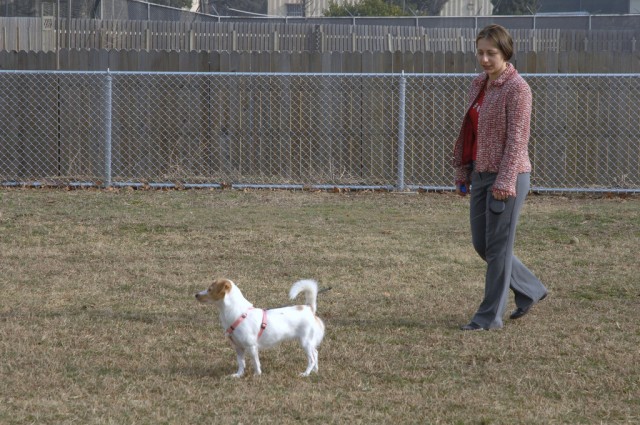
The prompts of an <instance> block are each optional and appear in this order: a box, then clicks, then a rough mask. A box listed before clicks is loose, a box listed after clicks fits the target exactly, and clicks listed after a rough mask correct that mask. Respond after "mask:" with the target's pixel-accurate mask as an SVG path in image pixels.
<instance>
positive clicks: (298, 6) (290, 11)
mask: <svg viewBox="0 0 640 425" xmlns="http://www.w3.org/2000/svg"><path fill="white" fill-rule="evenodd" d="M286 6H287V16H304V7H303V6H304V5H303V4H302V3H287V4H286Z"/></svg>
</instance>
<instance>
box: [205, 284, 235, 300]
mask: <svg viewBox="0 0 640 425" xmlns="http://www.w3.org/2000/svg"><path fill="white" fill-rule="evenodd" d="M232 285H233V284H232V283H231V281H230V280H229V279H216V280H215V281H214V282H213V283H212V284H211V286H210V287H209V294H210V295H211V297H212V298H213V299H214V300H216V301H217V300H221V299H223V298H224V296H225V295H227V294H228V293H229V292H231V289H232Z"/></svg>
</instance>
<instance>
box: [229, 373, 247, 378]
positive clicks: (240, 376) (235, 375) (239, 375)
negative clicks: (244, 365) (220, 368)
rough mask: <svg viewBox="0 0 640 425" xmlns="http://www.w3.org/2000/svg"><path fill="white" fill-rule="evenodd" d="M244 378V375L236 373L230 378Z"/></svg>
mask: <svg viewBox="0 0 640 425" xmlns="http://www.w3.org/2000/svg"><path fill="white" fill-rule="evenodd" d="M243 376H244V373H237V372H236V373H234V374H233V375H229V378H232V379H238V378H242V377H243Z"/></svg>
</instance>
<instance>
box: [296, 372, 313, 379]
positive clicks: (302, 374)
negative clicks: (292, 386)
mask: <svg viewBox="0 0 640 425" xmlns="http://www.w3.org/2000/svg"><path fill="white" fill-rule="evenodd" d="M310 374H311V372H302V373H301V374H300V375H298V376H300V377H302V378H305V377H307V376H309V375H310Z"/></svg>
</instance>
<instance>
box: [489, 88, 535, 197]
mask: <svg viewBox="0 0 640 425" xmlns="http://www.w3.org/2000/svg"><path fill="white" fill-rule="evenodd" d="M531 104H532V96H531V88H530V87H529V85H528V84H527V83H526V82H525V81H524V80H522V82H521V83H520V84H518V85H516V86H515V87H514V88H513V89H512V90H511V91H510V92H509V93H508V94H507V102H506V117H507V140H506V143H505V146H504V152H503V154H502V160H501V162H500V168H499V170H500V171H499V172H498V176H497V177H496V181H495V183H494V184H493V189H494V190H497V191H500V192H501V193H502V194H504V195H508V196H516V181H517V179H518V173H519V172H520V168H521V166H522V164H525V163H527V162H528V161H529V134H530V131H531Z"/></svg>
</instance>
